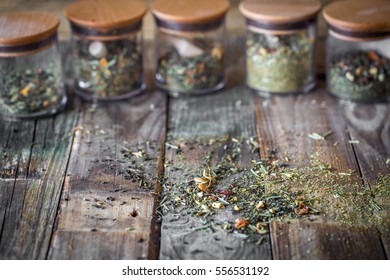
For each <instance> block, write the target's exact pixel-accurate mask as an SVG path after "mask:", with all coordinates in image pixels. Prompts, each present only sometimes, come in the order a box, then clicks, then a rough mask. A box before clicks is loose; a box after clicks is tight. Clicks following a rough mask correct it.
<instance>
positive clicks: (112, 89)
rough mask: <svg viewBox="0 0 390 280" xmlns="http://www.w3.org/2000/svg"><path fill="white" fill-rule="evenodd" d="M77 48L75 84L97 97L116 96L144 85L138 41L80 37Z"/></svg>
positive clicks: (81, 89) (74, 55)
mask: <svg viewBox="0 0 390 280" xmlns="http://www.w3.org/2000/svg"><path fill="white" fill-rule="evenodd" d="M75 44H76V46H75V47H74V48H73V49H74V54H73V60H74V71H75V75H74V77H75V86H76V88H77V89H78V90H79V91H81V92H83V93H84V94H87V95H91V96H94V97H99V98H105V97H115V96H120V95H124V94H128V93H131V92H133V91H135V90H137V89H139V88H141V86H142V83H143V68H142V53H141V50H140V47H139V46H137V42H136V41H135V40H130V39H126V40H125V39H122V40H115V41H107V42H100V41H93V42H91V41H88V40H77V41H76V42H75Z"/></svg>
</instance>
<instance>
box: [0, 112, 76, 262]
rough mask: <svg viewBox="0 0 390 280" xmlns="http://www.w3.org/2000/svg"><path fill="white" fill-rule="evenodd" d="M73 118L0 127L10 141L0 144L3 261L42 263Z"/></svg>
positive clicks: (72, 114) (0, 247)
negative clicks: (1, 150) (1, 151)
mask: <svg viewBox="0 0 390 280" xmlns="http://www.w3.org/2000/svg"><path fill="white" fill-rule="evenodd" d="M75 118H76V114H75V112H74V111H71V110H67V111H65V112H63V113H62V114H61V115H58V116H56V117H54V118H50V119H42V120H38V121H30V122H23V123H15V124H11V125H7V124H6V123H1V125H2V131H3V132H4V133H3V135H4V136H8V139H7V140H6V142H2V146H3V152H4V153H3V158H2V164H1V166H2V167H1V172H2V179H0V193H1V198H0V201H2V203H1V205H0V209H1V211H0V213H1V218H0V219H1V222H2V223H1V237H0V238H1V239H0V252H1V253H0V258H1V259H44V258H45V257H46V253H47V250H48V247H49V243H50V238H51V232H52V228H53V225H54V220H55V217H56V211H57V207H58V202H59V197H60V194H61V190H62V184H63V181H64V174H65V170H66V165H67V159H68V157H69V153H70V146H71V143H72V134H70V135H69V132H71V131H72V127H73V126H74V123H75ZM3 139H4V140H5V139H6V138H2V140H3ZM5 153H6V155H5Z"/></svg>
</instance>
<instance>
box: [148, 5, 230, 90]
mask: <svg viewBox="0 0 390 280" xmlns="http://www.w3.org/2000/svg"><path fill="white" fill-rule="evenodd" d="M151 8H152V13H153V15H154V18H155V21H156V25H157V28H156V34H155V55H156V76H155V81H156V85H157V86H158V87H159V88H161V89H163V90H166V91H167V92H168V93H169V94H171V95H173V96H178V95H182V94H189V95H197V94H204V93H210V92H214V91H217V90H219V89H221V88H222V87H224V85H225V75H224V36H225V15H226V13H227V11H228V9H229V3H228V1H226V0H214V1H209V0H198V1H186V0H156V1H154V2H153V3H152V4H151Z"/></svg>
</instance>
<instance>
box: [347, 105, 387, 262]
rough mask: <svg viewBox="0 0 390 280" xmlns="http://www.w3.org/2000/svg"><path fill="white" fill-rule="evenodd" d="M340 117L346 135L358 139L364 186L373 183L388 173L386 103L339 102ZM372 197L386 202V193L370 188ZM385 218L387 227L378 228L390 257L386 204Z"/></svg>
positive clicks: (357, 147) (358, 155)
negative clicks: (345, 129) (344, 120)
mask: <svg viewBox="0 0 390 280" xmlns="http://www.w3.org/2000/svg"><path fill="white" fill-rule="evenodd" d="M340 107H341V108H342V111H343V114H344V117H345V119H346V121H347V123H348V130H349V134H350V138H351V139H354V140H357V141H359V143H358V144H356V145H354V146H353V148H354V152H355V155H356V158H357V160H358V163H359V167H360V172H361V174H362V176H363V177H364V178H366V179H367V181H366V182H365V183H366V184H367V185H368V186H370V187H373V186H375V182H376V180H378V179H379V178H380V177H381V176H383V175H388V174H390V163H389V162H388V161H389V159H390V105H389V104H388V103H387V104H386V103H382V104H358V103H349V102H341V105H340ZM373 191H374V195H375V197H376V200H377V201H378V203H380V204H381V205H389V197H381V195H377V194H376V190H375V189H373ZM381 215H382V217H383V219H384V220H387V225H388V226H387V230H386V229H381V234H382V243H383V246H384V248H385V251H386V256H387V258H389V257H390V222H389V221H390V207H386V208H384V209H383V210H382V213H381Z"/></svg>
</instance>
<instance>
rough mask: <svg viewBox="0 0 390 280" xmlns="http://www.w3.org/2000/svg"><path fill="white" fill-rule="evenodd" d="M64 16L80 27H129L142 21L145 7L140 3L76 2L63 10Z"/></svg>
mask: <svg viewBox="0 0 390 280" xmlns="http://www.w3.org/2000/svg"><path fill="white" fill-rule="evenodd" d="M64 13H65V16H66V17H67V18H68V19H69V20H70V21H71V22H73V23H76V24H78V25H81V26H85V27H90V28H96V29H105V30H106V29H107V28H113V29H114V28H121V27H125V26H129V25H131V24H134V23H136V22H139V21H140V20H142V17H143V16H144V15H145V13H146V5H145V3H142V2H141V1H133V0H131V1H129V0H116V1H115V2H111V1H106V0H94V1H88V2H86V1H78V2H74V3H72V4H70V5H68V6H67V7H66V8H65V11H64Z"/></svg>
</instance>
